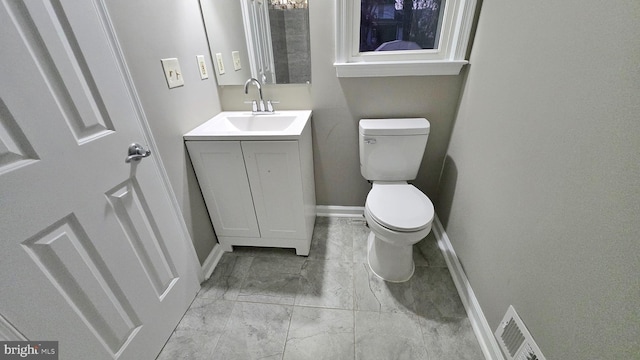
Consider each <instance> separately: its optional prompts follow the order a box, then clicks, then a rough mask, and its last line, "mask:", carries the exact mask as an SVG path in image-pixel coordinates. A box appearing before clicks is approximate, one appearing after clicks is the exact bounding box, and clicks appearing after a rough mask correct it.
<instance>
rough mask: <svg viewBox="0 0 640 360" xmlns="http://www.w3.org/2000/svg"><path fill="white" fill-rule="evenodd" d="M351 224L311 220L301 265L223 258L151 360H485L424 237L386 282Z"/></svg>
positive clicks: (431, 241) (274, 253)
mask: <svg viewBox="0 0 640 360" xmlns="http://www.w3.org/2000/svg"><path fill="white" fill-rule="evenodd" d="M367 235H368V229H367V228H366V227H365V226H364V222H363V221H361V220H358V219H347V218H326V217H318V218H317V220H316V228H315V232H314V235H313V240H312V243H311V251H310V253H309V256H308V257H302V256H296V255H295V251H294V250H292V249H291V250H289V249H263V248H237V249H235V250H234V252H233V253H225V254H224V255H223V257H222V259H221V260H220V263H219V264H218V266H217V268H216V270H215V271H214V273H213V275H212V276H211V278H210V279H209V280H208V281H206V282H205V283H204V284H202V289H201V290H200V292H199V293H198V296H197V297H196V299H195V300H194V302H193V304H192V305H191V307H190V308H189V310H188V311H187V313H186V314H185V316H184V317H183V319H182V321H181V322H180V323H179V324H178V327H177V328H176V330H175V331H174V333H173V335H172V336H171V338H170V339H169V341H168V342H167V344H166V345H165V347H164V349H163V350H162V352H161V353H160V355H159V357H158V359H163V360H164V359H171V360H173V359H224V360H245V359H247V360H248V359H269V360H271V359H274V360H275V359H278V360H280V359H284V360H304V359H314V360H317V359H331V360H340V359H357V360H368V359H380V360H392V359H407V360H417V359H428V360H448V359H451V360H454V359H455V360H467V359H484V357H483V355H482V352H481V350H480V347H479V345H478V342H477V340H476V337H475V336H474V334H473V330H472V329H471V325H470V323H469V320H468V318H467V315H466V312H465V310H464V307H463V306H462V302H461V301H460V297H459V296H458V293H457V291H456V288H455V285H454V284H453V281H452V280H451V276H450V274H449V271H448V269H447V267H446V263H445V261H444V258H443V257H442V254H441V253H440V250H439V249H438V246H437V243H436V240H435V238H434V236H433V234H430V235H429V236H428V237H427V238H425V239H424V240H422V241H421V242H420V243H418V244H416V245H415V248H414V261H415V264H416V271H415V274H414V276H413V278H412V279H411V280H410V281H408V282H405V283H400V284H394V283H386V282H384V281H382V280H380V279H379V278H377V277H376V276H375V275H373V273H372V272H371V270H370V269H369V267H368V265H367V264H366V261H367V260H366V241H367Z"/></svg>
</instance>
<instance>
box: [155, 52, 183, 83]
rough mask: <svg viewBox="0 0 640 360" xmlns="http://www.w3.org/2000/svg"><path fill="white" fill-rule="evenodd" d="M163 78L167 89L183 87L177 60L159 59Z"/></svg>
mask: <svg viewBox="0 0 640 360" xmlns="http://www.w3.org/2000/svg"><path fill="white" fill-rule="evenodd" d="M160 62H162V69H163V70H164V76H165V78H166V79H167V85H169V89H172V88H174V87H178V86H183V85H184V77H183V76H182V70H180V63H179V62H178V59H177V58H169V59H161V60H160Z"/></svg>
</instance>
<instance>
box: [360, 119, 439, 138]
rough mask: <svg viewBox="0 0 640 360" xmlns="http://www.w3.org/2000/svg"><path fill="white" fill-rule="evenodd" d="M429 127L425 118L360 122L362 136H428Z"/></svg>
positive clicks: (365, 120)
mask: <svg viewBox="0 0 640 360" xmlns="http://www.w3.org/2000/svg"><path fill="white" fill-rule="evenodd" d="M429 127H430V124H429V121H428V120H427V119H425V118H405V119H402V118H399V119H362V120H360V133H361V134H363V135H424V134H429Z"/></svg>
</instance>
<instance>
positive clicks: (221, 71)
mask: <svg viewBox="0 0 640 360" xmlns="http://www.w3.org/2000/svg"><path fill="white" fill-rule="evenodd" d="M216 62H217V63H218V74H220V75H222V74H224V62H223V61H222V54H221V53H216Z"/></svg>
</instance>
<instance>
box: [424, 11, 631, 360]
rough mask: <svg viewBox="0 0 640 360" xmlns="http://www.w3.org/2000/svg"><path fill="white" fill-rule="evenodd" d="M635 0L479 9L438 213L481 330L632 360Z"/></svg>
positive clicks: (550, 351) (579, 353) (557, 353)
mask: <svg viewBox="0 0 640 360" xmlns="http://www.w3.org/2000/svg"><path fill="white" fill-rule="evenodd" d="M638 19H640V3H639V2H637V1H618V2H606V3H602V2H601V1H597V0H572V1H561V2H553V3H546V4H543V3H541V2H539V1H531V0H527V1H504V0H503V1H485V2H484V3H483V7H482V11H481V15H480V21H479V25H478V29H477V33H476V38H475V43H474V48H473V51H472V55H471V66H470V68H469V72H468V77H467V79H466V83H465V85H464V87H463V93H462V95H461V102H460V108H459V112H458V115H457V118H456V122H455V128H454V131H453V136H452V139H451V144H450V148H449V150H448V157H447V164H446V166H445V171H444V173H443V181H442V188H441V189H442V191H441V194H440V197H439V199H438V201H437V209H438V214H439V215H440V216H441V217H442V219H443V221H444V222H445V223H446V230H447V233H448V235H449V237H450V238H451V241H452V243H453V246H454V248H455V250H456V252H457V254H458V256H459V257H460V259H461V262H462V264H463V266H464V269H465V271H466V273H467V275H468V277H469V279H470V282H471V285H472V287H473V289H474V290H475V293H476V295H477V297H478V299H479V302H480V305H481V306H482V309H483V310H484V313H485V315H486V317H487V319H488V321H489V324H490V325H491V327H492V328H493V329H495V327H496V326H497V324H498V322H499V320H500V319H501V317H502V315H503V314H504V312H505V311H506V309H507V307H508V305H509V304H513V305H514V307H515V308H516V310H517V311H518V312H519V313H520V315H521V317H522V318H523V320H524V321H525V323H526V324H527V326H528V328H529V329H530V330H531V332H532V334H533V336H534V337H535V338H536V340H537V341H538V343H539V345H540V346H541V348H542V351H543V352H544V354H545V355H546V356H547V358H548V359H640V344H639V339H640V331H639V327H640V315H639V314H640V310H639V309H640V281H639V279H640V241H639V238H638V235H639V234H640V121H639V115H640V95H639V94H640V65H639V64H640V21H638Z"/></svg>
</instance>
